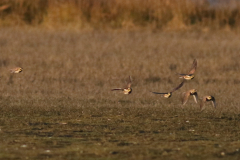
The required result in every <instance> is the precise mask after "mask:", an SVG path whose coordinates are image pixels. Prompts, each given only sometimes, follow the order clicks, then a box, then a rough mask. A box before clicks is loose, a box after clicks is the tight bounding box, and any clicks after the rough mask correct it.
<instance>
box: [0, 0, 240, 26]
mask: <svg viewBox="0 0 240 160" xmlns="http://www.w3.org/2000/svg"><path fill="white" fill-rule="evenodd" d="M239 8H240V2H239V1H237V0H232V1H231V2H229V3H228V4H227V5H223V6H221V7H219V6H216V5H212V4H210V3H209V2H208V1H207V0H198V1H193V0H181V1H179V0H137V1H129V0H64V1H60V0H34V1H32V0H4V1H1V2H0V25H1V26H12V25H16V24H17V25H26V24H27V25H43V26H48V27H60V26H66V25H67V26H73V27H78V28H80V29H82V28H92V29H94V28H106V29H108V28H111V29H121V28H127V29H129V28H130V29H136V28H144V27H149V28H152V29H191V28H206V27H208V28H210V29H211V28H212V29H221V28H226V27H227V28H232V29H234V28H238V27H239V22H240V12H239Z"/></svg>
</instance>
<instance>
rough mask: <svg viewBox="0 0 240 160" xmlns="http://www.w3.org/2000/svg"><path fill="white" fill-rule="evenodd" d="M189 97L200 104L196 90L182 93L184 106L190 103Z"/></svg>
mask: <svg viewBox="0 0 240 160" xmlns="http://www.w3.org/2000/svg"><path fill="white" fill-rule="evenodd" d="M189 96H193V98H194V101H195V102H196V103H198V94H197V90H196V89H190V90H188V91H187V92H183V93H182V105H185V104H186V103H187V101H188V98H189Z"/></svg>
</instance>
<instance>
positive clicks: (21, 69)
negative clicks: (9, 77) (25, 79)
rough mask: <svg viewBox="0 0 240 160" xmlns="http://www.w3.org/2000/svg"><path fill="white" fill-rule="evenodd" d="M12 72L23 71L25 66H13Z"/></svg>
mask: <svg viewBox="0 0 240 160" xmlns="http://www.w3.org/2000/svg"><path fill="white" fill-rule="evenodd" d="M10 71H11V73H20V72H22V71H23V68H21V67H16V68H12V69H10Z"/></svg>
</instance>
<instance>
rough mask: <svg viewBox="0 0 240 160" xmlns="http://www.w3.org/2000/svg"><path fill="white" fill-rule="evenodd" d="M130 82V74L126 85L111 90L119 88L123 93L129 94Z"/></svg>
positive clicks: (130, 89)
mask: <svg viewBox="0 0 240 160" xmlns="http://www.w3.org/2000/svg"><path fill="white" fill-rule="evenodd" d="M131 83H132V79H131V76H129V79H128V84H127V86H126V87H124V88H114V89H112V90H111V91H117V90H120V91H123V94H131V93H132V88H131Z"/></svg>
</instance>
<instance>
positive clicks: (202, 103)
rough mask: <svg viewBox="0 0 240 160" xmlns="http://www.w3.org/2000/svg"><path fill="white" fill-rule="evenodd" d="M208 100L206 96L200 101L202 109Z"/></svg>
mask: <svg viewBox="0 0 240 160" xmlns="http://www.w3.org/2000/svg"><path fill="white" fill-rule="evenodd" d="M205 102H206V96H204V97H203V99H202V101H201V102H200V110H201V111H202V110H203V106H204V103H205Z"/></svg>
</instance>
